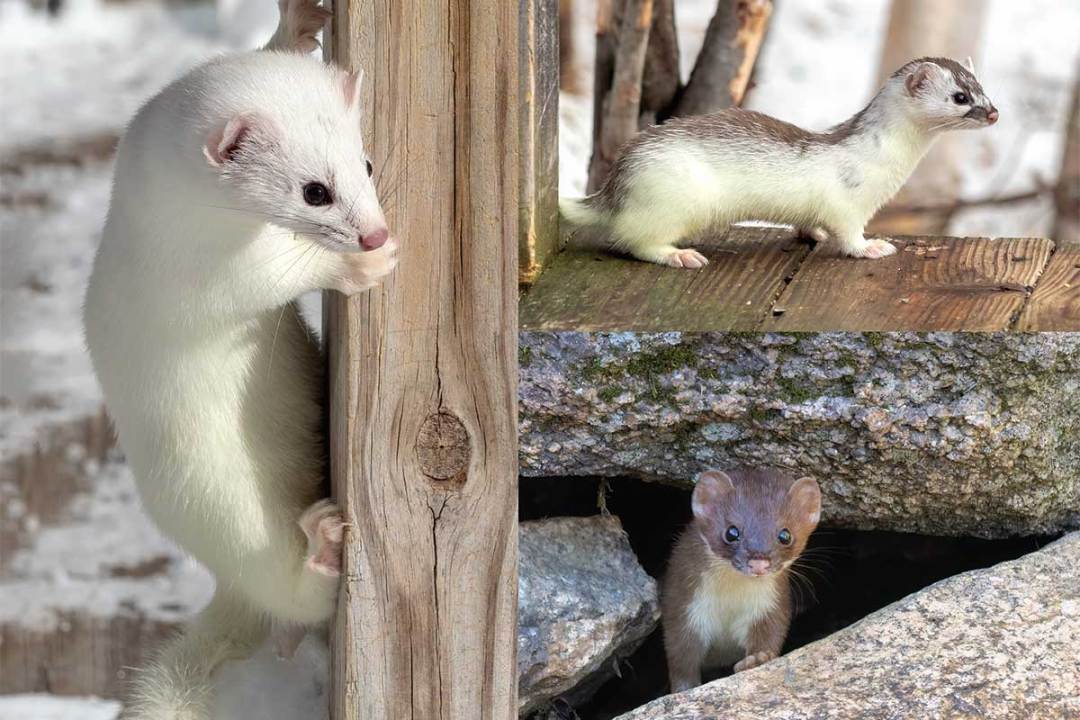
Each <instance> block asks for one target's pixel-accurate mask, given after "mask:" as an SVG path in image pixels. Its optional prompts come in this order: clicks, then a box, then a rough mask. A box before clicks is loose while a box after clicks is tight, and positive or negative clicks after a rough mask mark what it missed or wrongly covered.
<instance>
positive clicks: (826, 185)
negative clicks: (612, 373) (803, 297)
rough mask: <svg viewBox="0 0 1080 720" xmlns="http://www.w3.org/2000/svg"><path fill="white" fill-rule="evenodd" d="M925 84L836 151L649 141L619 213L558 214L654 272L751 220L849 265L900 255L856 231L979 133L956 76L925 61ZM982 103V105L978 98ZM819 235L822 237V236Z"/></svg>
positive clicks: (886, 107) (901, 94) (741, 141)
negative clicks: (918, 173) (706, 233)
mask: <svg viewBox="0 0 1080 720" xmlns="http://www.w3.org/2000/svg"><path fill="white" fill-rule="evenodd" d="M926 67H927V68H928V73H929V77H928V79H927V82H926V83H925V85H924V87H923V89H922V90H921V91H920V94H918V95H916V96H915V97H912V96H911V94H910V92H909V91H908V89H907V88H906V87H905V77H906V76H897V77H893V78H892V79H890V80H889V82H888V83H887V84H886V85H885V87H884V88H883V89H882V90H881V92H880V93H879V94H878V95H877V96H876V97H875V98H874V100H873V102H872V103H871V104H870V106H869V107H868V108H867V110H866V112H865V116H864V117H865V121H866V122H865V123H864V127H863V128H862V129H861V130H860V131H858V132H856V133H854V134H853V135H851V136H850V137H848V138H847V139H845V140H844V141H842V142H839V143H835V144H828V143H812V144H810V145H808V146H807V147H806V148H799V147H797V146H794V145H790V144H783V143H778V142H775V141H763V140H761V139H760V138H756V137H747V136H739V134H738V133H735V134H728V135H721V134H717V135H715V136H708V137H706V136H702V135H701V134H695V133H691V132H689V131H680V129H679V126H678V125H677V124H674V125H672V126H670V128H669V129H668V132H667V134H666V135H664V136H663V138H662V139H658V140H656V141H653V142H649V143H646V144H644V145H642V146H641V147H640V148H639V149H637V155H636V156H635V157H634V161H633V163H632V164H630V166H629V167H627V168H626V169H624V172H628V173H630V178H629V183H628V190H627V192H626V197H625V199H624V201H623V203H622V206H621V207H620V209H619V210H617V211H615V212H614V213H613V214H612V215H610V216H606V215H605V213H603V212H602V211H600V210H598V209H596V208H594V207H591V206H589V205H588V204H587V203H585V202H583V201H579V200H571V199H563V200H562V201H561V202H560V210H561V212H562V214H563V217H564V218H566V219H567V220H568V221H570V222H571V223H573V224H577V225H584V224H604V225H607V226H608V227H609V228H610V230H611V233H612V236H613V240H614V243H615V245H616V247H617V248H619V249H621V250H624V251H626V252H628V253H630V254H631V255H633V256H635V257H637V258H639V259H641V260H646V261H650V262H656V263H661V264H668V265H677V266H683V267H685V266H686V265H685V263H682V262H674V260H678V259H679V257H680V251H679V249H678V248H677V247H676V244H677V243H679V242H683V241H685V240H686V239H688V238H689V237H691V236H693V235H695V234H697V233H700V232H701V231H703V230H706V229H708V228H711V227H716V226H725V225H727V224H730V223H736V222H741V221H749V220H761V221H767V222H773V223H780V224H788V225H793V226H795V227H797V228H799V229H801V230H804V231H806V232H809V233H811V234H813V235H815V236H817V237H821V236H823V235H824V234H825V233H827V234H828V235H829V236H832V237H834V238H835V239H836V240H837V242H838V243H839V244H840V246H841V248H842V250H843V251H844V252H845V253H846V254H848V255H852V256H855V257H882V256H884V255H889V254H892V253H894V252H896V249H895V248H894V247H893V246H892V245H891V244H889V243H887V242H885V241H883V240H867V239H865V238H864V237H863V229H864V227H865V225H866V223H867V222H869V220H870V219H871V218H872V217H873V216H874V214H875V213H876V212H877V211H878V210H879V209H880V208H881V207H882V206H883V205H884V204H885V203H886V202H888V201H889V199H891V198H892V196H893V195H895V194H896V192H897V190H899V189H900V187H901V186H902V185H903V184H904V182H905V181H906V180H907V178H908V177H909V176H910V174H911V173H912V171H913V170H914V169H915V166H916V165H917V164H918V163H919V161H920V160H921V159H922V157H923V156H924V155H925V154H926V152H927V150H928V149H929V147H930V145H931V143H932V142H933V140H934V138H935V137H936V135H937V134H938V133H939V132H940V131H941V130H943V129H951V128H961V127H982V126H983V125H985V123H984V122H982V121H977V120H971V119H969V120H964V119H963V118H962V117H961V115H962V113H963V112H966V111H967V110H968V108H967V107H963V108H961V107H958V106H956V105H955V104H953V103H952V102H951V100H950V96H951V95H952V93H953V92H955V91H956V89H957V88H956V86H955V83H954V81H953V79H952V76H951V75H950V74H949V73H948V72H946V71H944V70H942V68H940V66H938V65H935V64H932V63H927V64H926ZM976 100H978V101H980V102H984V103H986V104H987V105H989V100H988V99H987V98H985V96H980V97H979V98H976ZM821 229H824V232H822V230H821Z"/></svg>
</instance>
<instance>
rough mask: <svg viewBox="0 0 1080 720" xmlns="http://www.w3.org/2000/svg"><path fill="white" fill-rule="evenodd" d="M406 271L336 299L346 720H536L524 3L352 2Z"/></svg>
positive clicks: (369, 120) (339, 648)
mask: <svg viewBox="0 0 1080 720" xmlns="http://www.w3.org/2000/svg"><path fill="white" fill-rule="evenodd" d="M334 5H335V8H334V18H333V23H332V24H333V31H332V33H331V35H332V36H331V37H330V38H328V41H327V48H328V51H329V53H330V54H331V55H332V57H333V58H334V60H335V61H336V62H337V63H339V64H340V65H342V66H344V67H346V68H349V69H355V68H359V69H362V70H363V71H364V80H363V86H362V92H363V97H362V100H363V109H364V128H363V132H364V138H365V144H366V146H367V147H368V148H370V151H371V155H372V159H373V162H374V164H375V177H376V179H377V187H378V189H379V196H380V199H381V201H382V203H383V205H384V207H385V208H386V209H387V220H388V222H389V225H390V228H391V232H392V233H393V234H394V235H395V236H396V237H397V238H398V240H399V243H400V246H401V248H400V251H399V253H398V257H399V258H400V263H399V265H398V267H397V270H396V271H395V272H394V274H393V276H392V277H391V278H390V279H389V280H388V281H387V282H386V284H385V285H383V286H382V287H380V288H378V289H375V290H373V291H371V292H369V293H365V294H363V295H361V296H358V297H356V298H355V299H353V300H349V301H346V300H345V299H343V298H342V297H341V296H338V295H334V296H332V297H330V298H329V299H328V301H327V320H326V329H327V336H328V341H329V358H330V394H331V402H330V408H331V410H330V425H331V429H330V433H331V476H332V478H333V484H334V492H335V495H336V497H337V498H338V500H339V502H340V503H341V505H342V507H343V508H344V509H345V510H346V512H347V517H348V520H349V522H350V523H351V524H352V525H351V528H350V529H349V531H348V534H347V540H346V549H345V560H344V563H345V566H344V573H343V581H342V591H341V597H340V602H339V607H338V613H337V618H336V622H335V626H334V628H333V630H332V646H333V663H334V670H333V684H334V689H333V702H332V717H333V718H334V719H335V720H354V719H355V718H363V719H364V720H399V719H400V718H406V717H408V718H425V719H426V718H446V719H447V720H449V719H451V718H466V717H467V718H492V719H498V720H503V719H508V718H511V717H515V716H516V715H517V701H516V686H517V682H516V668H515V646H516V639H515V637H516V606H517V575H516V559H517V432H516V420H517V401H516V393H517V341H516V327H517V310H516V303H517V256H516V249H517V241H518V239H517V236H518V198H519V170H518V168H519V157H518V156H519V142H520V140H519V137H520V136H519V130H518V121H519V112H520V106H519V91H518V68H519V66H518V62H519V59H518V19H519V15H518V5H517V3H513V2H500V3H487V2H484V3H481V2H470V0H449V1H448V2H447V1H445V0H444V1H442V2H434V1H433V0H365V1H364V2H360V1H359V0H343V1H341V2H335V3H334Z"/></svg>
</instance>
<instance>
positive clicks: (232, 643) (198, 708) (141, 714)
mask: <svg viewBox="0 0 1080 720" xmlns="http://www.w3.org/2000/svg"><path fill="white" fill-rule="evenodd" d="M268 630H269V624H268V622H267V621H266V619H265V616H264V615H263V614H262V613H260V612H258V611H257V610H255V609H254V608H253V607H251V606H250V605H249V604H247V603H246V602H244V601H243V600H241V599H240V598H238V597H237V596H235V595H234V594H232V593H230V592H229V591H227V590H223V589H219V590H218V591H217V593H215V595H214V599H213V600H211V601H210V604H209V605H208V606H207V607H206V609H204V610H203V611H202V612H201V613H199V614H198V615H197V616H196V617H195V619H194V620H192V621H191V623H190V624H189V625H188V626H187V627H185V628H184V630H183V633H182V634H181V635H179V636H177V637H175V638H173V639H172V640H171V641H170V642H169V643H168V644H166V645H165V647H164V648H163V649H162V650H161V651H160V653H159V654H158V656H157V657H156V658H155V659H154V661H153V662H151V663H150V664H149V665H148V666H147V667H146V668H145V669H143V670H141V671H139V673H138V674H137V675H136V676H135V680H134V684H133V687H132V691H131V697H130V699H129V701H128V704H127V709H126V710H125V711H124V714H123V715H122V716H121V718H122V720H218V719H217V718H214V717H213V716H212V715H211V713H212V710H211V707H212V703H213V693H214V690H213V678H212V676H213V673H214V670H216V669H217V668H218V666H220V665H221V664H222V663H223V662H225V661H226V660H230V659H234V658H245V657H248V656H249V655H250V654H251V653H252V652H253V651H254V649H255V648H256V646H257V645H258V644H259V643H260V642H261V641H262V639H263V638H265V637H266V634H267V632H268Z"/></svg>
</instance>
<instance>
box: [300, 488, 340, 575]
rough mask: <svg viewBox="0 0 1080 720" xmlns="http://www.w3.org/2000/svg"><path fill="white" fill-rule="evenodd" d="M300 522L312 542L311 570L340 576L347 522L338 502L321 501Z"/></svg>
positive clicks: (308, 561)
mask: <svg viewBox="0 0 1080 720" xmlns="http://www.w3.org/2000/svg"><path fill="white" fill-rule="evenodd" d="M299 523H300V529H301V530H303V531H304V535H305V536H306V537H307V541H308V554H307V560H306V561H305V565H306V566H307V567H308V569H310V570H312V571H313V572H317V573H319V574H321V575H326V576H328V577H337V576H338V575H340V574H341V545H342V541H343V540H344V539H345V523H344V522H343V521H342V519H341V512H340V511H339V510H338V507H337V505H335V504H334V502H333V501H331V500H320V501H319V502H317V503H315V504H314V505H312V506H311V507H309V508H308V509H307V510H305V511H304V514H303V515H301V516H300V521H299Z"/></svg>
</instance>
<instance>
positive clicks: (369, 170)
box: [367, 160, 375, 177]
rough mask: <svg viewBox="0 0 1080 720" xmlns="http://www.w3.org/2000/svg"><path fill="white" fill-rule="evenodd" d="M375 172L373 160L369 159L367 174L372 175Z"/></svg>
mask: <svg viewBox="0 0 1080 720" xmlns="http://www.w3.org/2000/svg"><path fill="white" fill-rule="evenodd" d="M373 172H375V168H373V167H372V166H371V161H370V160H368V161H367V176H368V177H371V173H373Z"/></svg>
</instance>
